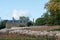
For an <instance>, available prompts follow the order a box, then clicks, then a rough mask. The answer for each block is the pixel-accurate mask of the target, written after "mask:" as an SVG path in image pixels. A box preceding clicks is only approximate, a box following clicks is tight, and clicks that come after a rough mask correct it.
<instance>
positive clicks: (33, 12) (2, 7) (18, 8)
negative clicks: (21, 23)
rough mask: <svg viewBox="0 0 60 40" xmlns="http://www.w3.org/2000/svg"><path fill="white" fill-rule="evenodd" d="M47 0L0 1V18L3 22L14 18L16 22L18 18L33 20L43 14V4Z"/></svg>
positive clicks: (44, 10)
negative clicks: (24, 17) (23, 17)
mask: <svg viewBox="0 0 60 40" xmlns="http://www.w3.org/2000/svg"><path fill="white" fill-rule="evenodd" d="M47 2H48V0H0V17H1V19H3V20H7V19H8V20H11V19H12V17H14V18H15V19H16V20H17V19H19V17H20V16H26V17H27V16H28V17H29V18H30V19H31V20H32V19H33V18H34V19H35V20H36V19H37V18H39V17H41V15H43V13H45V12H46V9H44V7H45V4H46V3H47Z"/></svg>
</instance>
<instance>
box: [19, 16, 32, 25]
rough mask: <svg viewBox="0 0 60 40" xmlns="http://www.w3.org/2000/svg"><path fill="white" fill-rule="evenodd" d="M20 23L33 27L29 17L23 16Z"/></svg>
mask: <svg viewBox="0 0 60 40" xmlns="http://www.w3.org/2000/svg"><path fill="white" fill-rule="evenodd" d="M19 19H20V21H22V23H25V24H26V26H31V25H32V21H31V20H30V19H29V17H25V16H21V17H20V18H19ZM20 26H24V25H22V24H21V25H20Z"/></svg>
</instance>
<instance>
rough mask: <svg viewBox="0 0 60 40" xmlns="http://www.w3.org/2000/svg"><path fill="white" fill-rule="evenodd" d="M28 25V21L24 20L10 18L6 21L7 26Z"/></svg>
mask: <svg viewBox="0 0 60 40" xmlns="http://www.w3.org/2000/svg"><path fill="white" fill-rule="evenodd" d="M26 25H27V22H26V21H23V20H8V21H7V22H6V28H11V27H21V26H26Z"/></svg>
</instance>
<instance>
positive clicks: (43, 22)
mask: <svg viewBox="0 0 60 40" xmlns="http://www.w3.org/2000/svg"><path fill="white" fill-rule="evenodd" d="M35 25H45V20H44V18H37V19H36V21H35Z"/></svg>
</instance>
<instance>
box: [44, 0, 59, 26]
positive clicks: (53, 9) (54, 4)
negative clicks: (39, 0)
mask: <svg viewBox="0 0 60 40" xmlns="http://www.w3.org/2000/svg"><path fill="white" fill-rule="evenodd" d="M45 8H46V9H47V11H48V13H50V17H49V19H50V20H49V22H48V23H50V24H53V25H60V0H50V1H49V2H48V3H46V6H45Z"/></svg>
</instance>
